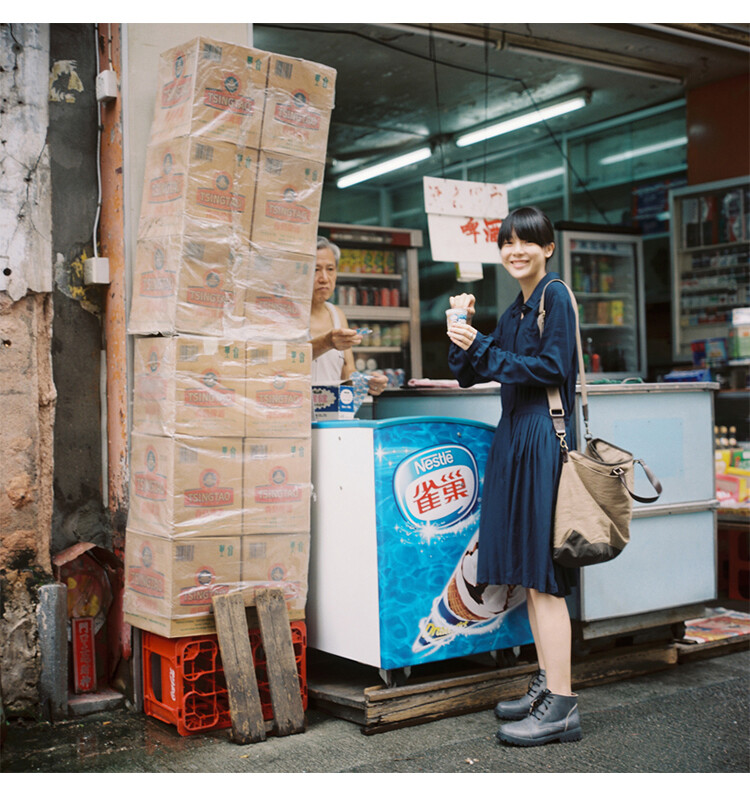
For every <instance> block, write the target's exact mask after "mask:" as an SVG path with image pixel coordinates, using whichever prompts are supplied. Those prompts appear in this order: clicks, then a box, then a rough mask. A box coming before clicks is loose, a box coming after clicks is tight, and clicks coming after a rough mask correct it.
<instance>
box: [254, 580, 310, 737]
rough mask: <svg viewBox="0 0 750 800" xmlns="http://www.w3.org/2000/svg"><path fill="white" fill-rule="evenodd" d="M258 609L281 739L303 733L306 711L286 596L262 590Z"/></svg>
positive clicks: (273, 703)
mask: <svg viewBox="0 0 750 800" xmlns="http://www.w3.org/2000/svg"><path fill="white" fill-rule="evenodd" d="M255 606H256V608H257V609H258V621H259V622H260V635H261V638H262V640H263V649H264V650H265V653H266V671H267V673H268V687H269V689H270V691H271V705H272V706H273V717H274V732H275V733H276V734H277V735H278V736H286V735H288V734H290V733H301V732H302V731H304V729H305V711H304V709H303V707H302V696H301V694H300V685H299V674H298V672H297V663H296V661H295V658H294V645H293V644H292V631H291V626H290V623H289V616H288V614H287V610H286V603H285V602H284V595H283V594H282V593H281V590H280V589H263V590H262V591H260V592H258V593H257V595H256V597H255Z"/></svg>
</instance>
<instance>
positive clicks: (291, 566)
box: [241, 533, 310, 618]
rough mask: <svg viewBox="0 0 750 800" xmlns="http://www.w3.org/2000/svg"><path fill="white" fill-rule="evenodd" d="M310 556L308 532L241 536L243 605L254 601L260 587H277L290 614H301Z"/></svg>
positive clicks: (303, 609)
mask: <svg viewBox="0 0 750 800" xmlns="http://www.w3.org/2000/svg"><path fill="white" fill-rule="evenodd" d="M309 558H310V534H309V533H277V534H265V535H257V536H243V537H242V570H241V579H242V596H243V600H244V603H245V605H246V606H250V605H253V604H254V603H255V595H256V594H257V592H258V591H259V590H261V589H280V590H281V591H282V593H283V594H284V599H285V600H286V604H287V610H288V611H289V614H290V617H291V618H294V617H295V616H300V615H303V614H304V611H305V603H306V601H307V575H308V565H309Z"/></svg>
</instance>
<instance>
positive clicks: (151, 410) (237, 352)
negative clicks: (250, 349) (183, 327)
mask: <svg viewBox="0 0 750 800" xmlns="http://www.w3.org/2000/svg"><path fill="white" fill-rule="evenodd" d="M245 350H246V345H245V342H244V341H239V340H234V341H233V340H229V339H219V338H214V337H205V336H187V335H178V336H172V337H161V336H153V337H146V338H136V340H135V345H134V357H133V362H134V378H133V430H134V431H138V432H141V433H151V434H155V435H157V436H172V435H174V434H175V433H179V434H185V435H188V436H196V437H201V436H234V437H242V436H243V434H244V432H245V411H246V400H245V386H246V384H245Z"/></svg>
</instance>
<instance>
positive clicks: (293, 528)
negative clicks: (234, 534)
mask: <svg viewBox="0 0 750 800" xmlns="http://www.w3.org/2000/svg"><path fill="white" fill-rule="evenodd" d="M244 463H245V473H244V480H243V527H242V532H243V534H264V533H296V532H309V530H310V489H311V458H310V438H302V439H281V438H264V439H260V438H258V439H250V438H248V439H245V440H244Z"/></svg>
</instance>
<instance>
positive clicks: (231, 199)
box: [138, 136, 258, 239]
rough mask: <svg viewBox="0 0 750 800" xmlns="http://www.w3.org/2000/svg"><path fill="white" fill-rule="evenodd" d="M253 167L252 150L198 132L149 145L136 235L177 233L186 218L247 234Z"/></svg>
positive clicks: (255, 163) (219, 229)
mask: <svg viewBox="0 0 750 800" xmlns="http://www.w3.org/2000/svg"><path fill="white" fill-rule="evenodd" d="M257 166H258V150H257V149H253V148H251V147H244V146H241V145H239V146H238V145H235V144H232V143H231V142H222V141H220V140H214V139H208V138H206V137H201V136H180V137H176V138H174V139H168V140H167V141H165V142H159V143H157V144H152V145H149V146H148V148H147V150H146V171H145V176H144V181H143V192H142V195H141V212H140V217H139V224H138V238H139V239H144V238H154V237H157V236H165V235H169V234H179V233H182V231H183V227H184V225H185V224H186V222H187V221H189V220H190V219H191V218H192V219H195V220H201V221H203V222H204V223H210V224H211V225H213V227H214V229H215V230H216V232H217V233H220V234H225V235H226V234H227V233H229V232H232V231H233V230H236V231H237V232H238V233H240V234H242V233H246V232H248V231H249V230H250V223H251V221H252V215H253V195H254V192H255V177H256V172H257Z"/></svg>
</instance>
